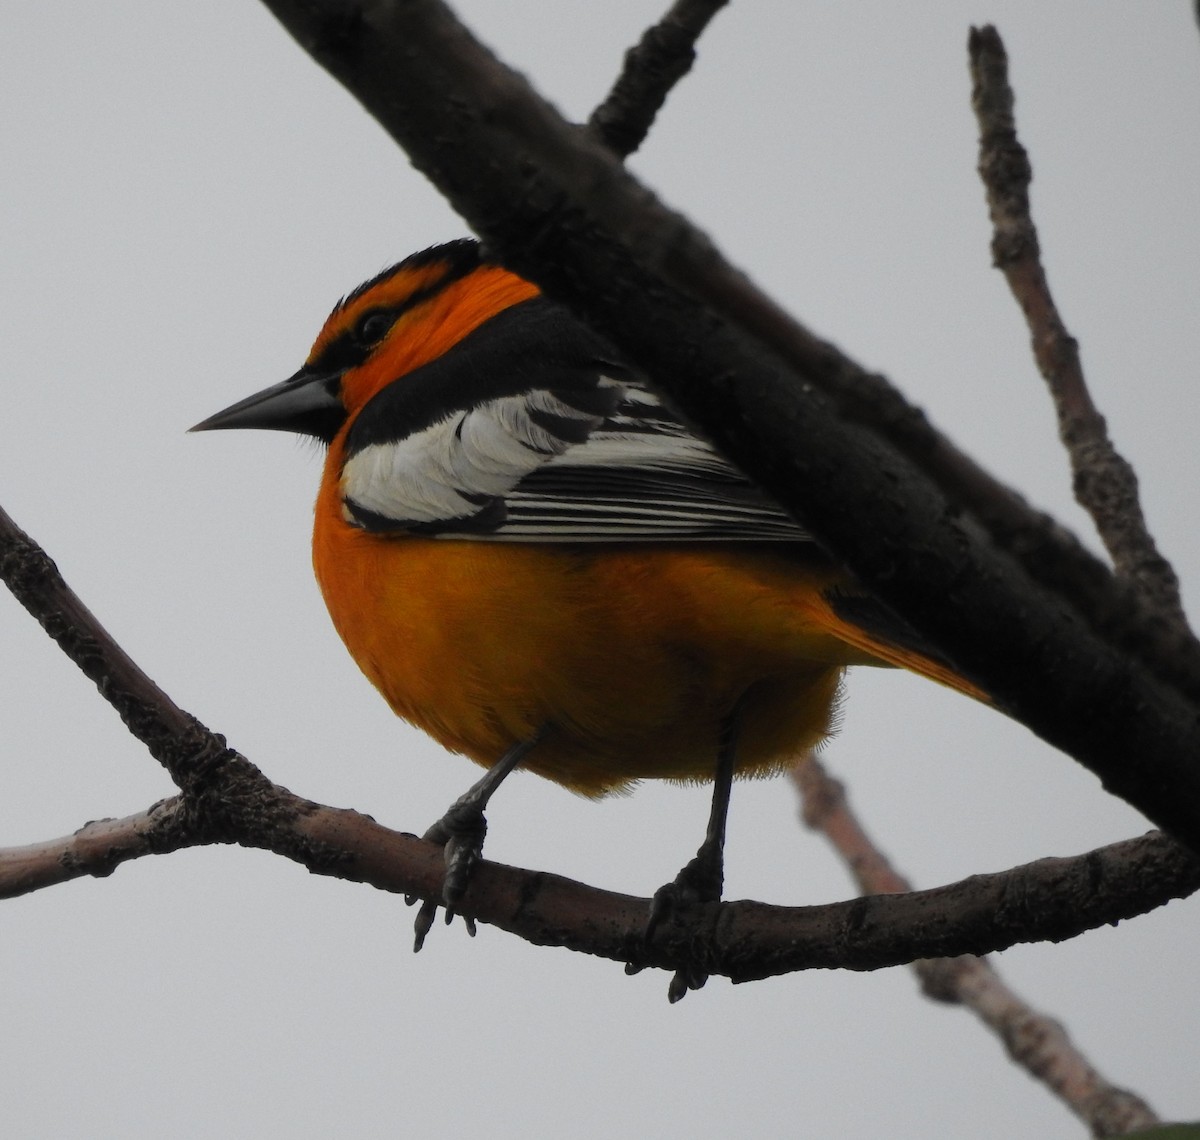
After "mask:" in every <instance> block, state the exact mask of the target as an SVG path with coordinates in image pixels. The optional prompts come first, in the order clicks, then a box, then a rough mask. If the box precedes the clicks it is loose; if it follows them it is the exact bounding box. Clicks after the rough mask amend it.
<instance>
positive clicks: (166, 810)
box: [0, 796, 202, 899]
mask: <svg viewBox="0 0 1200 1140" xmlns="http://www.w3.org/2000/svg"><path fill="white" fill-rule="evenodd" d="M182 805H183V801H182V800H181V799H180V798H179V797H177V796H176V797H173V798H172V799H169V800H162V801H161V802H159V803H157V804H155V805H154V806H153V807H151V808H148V809H147V810H146V811H142V812H138V813H137V814H136V815H128V816H126V817H125V818H124V819H98V820H93V821H92V822H91V823H85V824H84V825H83V826H82V827H81V828H80V829H79V830H78V831H76V832H75V833H74V834H73V835H67V836H64V837H63V838H61V839H51V840H48V841H47V842H45V843H33V844H30V845H29V846H28V847H9V848H6V849H0V898H4V899H8V898H15V897H16V896H18V895H25V894H29V893H31V892H32V891H40V890H42V889H43V888H44V887H52V886H56V885H57V884H59V883H66V882H70V880H72V879H78V878H82V877H83V876H84V875H93V876H95V877H96V878H104V877H105V876H107V875H111V874H112V873H113V871H115V870H116V869H117V867H119V866H120V865H121V864H122V863H125V862H127V861H128V860H130V859H138V858H140V857H141V856H143V855H163V854H166V853H167V852H168V851H178V850H180V849H182V848H184V847H194V846H196V845H197V844H198V843H200V842H202V840H200V839H199V838H198V837H197V836H196V835H195V833H193V832H191V831H190V830H189V828H188V826H187V821H186V813H185V812H184V811H183V810H182Z"/></svg>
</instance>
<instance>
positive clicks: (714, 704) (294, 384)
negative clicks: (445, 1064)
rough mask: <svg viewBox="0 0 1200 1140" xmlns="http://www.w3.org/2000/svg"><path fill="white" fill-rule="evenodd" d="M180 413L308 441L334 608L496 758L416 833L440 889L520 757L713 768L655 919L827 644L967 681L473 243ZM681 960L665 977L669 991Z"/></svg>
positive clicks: (714, 833)
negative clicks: (317, 450)
mask: <svg viewBox="0 0 1200 1140" xmlns="http://www.w3.org/2000/svg"><path fill="white" fill-rule="evenodd" d="M197 428H198V429H213V428H272V429H278V430H282V431H292V432H299V433H301V434H303V435H308V436H313V437H315V438H316V439H318V440H320V441H321V442H322V443H324V444H325V445H326V446H327V447H328V454H327V457H326V460H325V469H324V474H323V476H322V479H321V487H320V491H319V493H318V496H317V504H316V523H315V529H314V534H313V561H314V565H315V568H316V573H317V578H318V580H319V582H320V586H321V590H322V592H323V594H324V597H325V602H326V605H327V606H328V607H329V612H330V614H331V616H332V618H333V622H334V625H335V626H336V627H337V630H338V632H339V633H340V634H341V636H342V639H343V640H344V641H345V643H346V646H347V648H348V649H349V650H350V653H351V654H352V655H353V657H354V659H355V660H356V661H357V662H358V664H359V666H360V667H361V668H362V670H363V672H364V673H365V674H366V675H367V677H369V678H370V680H371V681H372V682H373V683H374V684H375V686H376V687H377V688H378V689H379V691H380V692H381V693H382V694H383V696H384V697H385V698H386V700H387V701H388V703H389V704H390V705H391V706H392V708H393V709H394V710H395V711H396V712H397V713H398V714H399V715H400V716H402V717H404V718H405V719H406V720H408V721H411V722H412V723H414V724H416V725H419V726H420V727H421V728H423V729H424V730H425V731H426V732H428V733H429V734H430V735H431V736H433V737H434V738H435V739H437V740H438V741H440V742H441V743H442V744H443V745H445V747H447V748H448V749H450V750H452V751H454V752H462V753H465V754H466V755H467V756H469V757H470V758H471V759H473V760H475V761H476V762H477V763H479V764H481V765H483V766H484V767H487V768H489V769H490V771H489V773H488V774H487V775H485V776H484V778H483V779H482V780H481V781H480V782H479V783H478V784H477V785H476V786H475V787H474V788H473V789H472V790H471V791H470V792H469V793H468V794H467V795H466V796H464V797H463V798H462V799H461V800H459V801H458V802H457V803H456V805H454V807H452V808H451V810H450V811H449V812H448V813H447V815H446V817H444V818H443V820H441V821H439V823H438V824H436V825H435V826H434V828H432V829H430V832H429V834H430V835H432V836H435V837H437V838H439V839H440V840H441V841H442V842H444V843H446V846H447V865H448V870H447V884H446V891H445V900H444V901H445V904H446V906H447V909H448V911H449V910H450V909H452V908H453V906H454V904H455V903H456V902H457V901H458V899H459V897H460V896H461V893H462V891H463V889H464V888H465V885H466V880H467V875H468V874H469V871H470V866H471V864H472V863H473V862H474V860H475V859H476V858H477V857H478V854H479V850H480V846H481V844H482V837H483V835H482V833H483V826H484V825H483V814H482V812H483V807H484V805H485V804H486V802H487V799H488V797H489V796H490V795H491V793H492V791H493V790H494V789H495V787H496V785H498V784H499V782H500V780H501V779H502V778H503V776H504V775H505V774H507V772H508V771H510V770H511V769H512V768H513V767H515V766H516V765H517V764H520V765H521V766H522V767H524V768H527V769H529V770H530V771H533V772H537V773H539V774H540V775H543V776H546V777H548V778H549V779H551V780H555V781H557V782H558V783H560V784H563V785H565V786H566V787H568V788H570V789H572V790H573V791H576V792H581V793H583V794H584V795H588V796H600V795H603V794H605V793H606V792H612V791H616V790H620V789H623V788H626V787H628V786H629V785H630V784H631V783H633V782H634V781H636V780H639V779H643V778H648V777H654V778H662V779H671V780H708V779H713V780H714V782H715V793H714V804H713V813H712V817H711V821H710V826H709V831H708V835H707V836H706V839H705V842H704V844H703V845H702V846H701V848H700V851H699V852H698V854H697V857H696V859H695V860H693V861H692V863H690V864H689V865H688V866H687V867H686V868H685V869H684V871H683V872H681V874H680V877H679V879H677V880H676V882H675V884H672V885H669V887H668V888H664V892H660V893H659V895H658V896H656V897H657V899H658V903H657V910H656V913H661V912H662V910H663V909H667V908H669V907H670V906H671V905H674V904H676V903H678V902H679V901H681V900H688V899H693V898H698V899H704V900H707V899H715V898H718V897H719V896H720V890H721V848H722V842H723V832H724V818H725V809H726V806H727V803H728V794H729V785H730V782H731V780H732V776H733V775H734V774H738V775H750V776H758V775H767V774H770V773H774V772H778V771H779V770H780V769H782V768H784V767H785V766H786V765H788V764H790V763H792V762H793V761H794V760H795V758H796V757H797V756H798V755H799V754H801V753H802V752H803V751H804V750H806V749H808V748H810V747H812V746H813V745H815V744H817V743H818V742H819V741H821V740H822V739H823V738H824V737H825V736H826V735H827V734H828V732H829V730H830V724H831V720H832V717H833V710H834V707H835V704H836V701H837V695H838V689H839V684H840V680H841V676H842V672H843V669H844V668H845V666H847V665H858V664H868V665H885V664H886V665H899V666H904V667H905V668H908V669H912V670H914V671H915V672H917V673H921V674H924V675H925V676H927V677H931V678H933V679H934V680H937V681H940V682H942V683H944V684H947V685H950V686H952V687H954V688H956V689H959V690H961V691H963V692H966V693H969V694H971V695H972V696H976V697H980V696H982V694H981V693H979V691H978V690H976V689H975V687H974V686H972V685H971V684H970V683H969V682H968V681H966V680H964V679H963V678H962V677H960V676H959V675H958V674H956V673H955V672H954V670H953V669H952V668H951V667H950V666H949V665H948V664H947V663H946V662H944V661H942V660H939V659H938V657H937V655H936V654H935V653H934V652H933V651H931V650H930V649H929V648H928V647H926V646H922V644H921V643H920V640H919V638H918V637H917V635H916V634H915V633H914V632H913V631H912V630H911V629H909V628H908V627H907V626H906V625H905V623H904V622H903V621H902V620H901V619H899V618H898V617H897V616H896V615H895V614H894V613H892V612H891V611H889V610H888V609H886V608H885V607H884V606H883V605H882V604H881V603H879V602H878V601H876V600H875V599H874V598H872V597H870V596H869V595H867V594H865V593H864V592H863V591H862V590H861V589H859V588H858V587H857V586H856V585H855V583H854V582H853V581H852V580H850V579H849V578H848V576H847V575H846V574H845V573H844V572H843V571H841V570H839V569H838V568H837V567H836V566H834V565H833V564H832V563H831V562H830V561H829V560H828V559H827V558H826V557H824V556H823V555H822V553H821V552H820V550H819V549H818V548H817V546H816V545H815V544H814V543H813V542H812V541H811V540H810V539H809V538H808V536H807V535H806V534H805V533H804V531H803V530H802V529H801V528H800V527H799V526H798V525H797V524H796V523H795V522H794V521H793V520H792V518H790V517H789V516H788V515H787V514H786V513H785V512H784V511H783V510H782V509H781V508H780V507H779V506H778V505H776V504H775V503H774V502H773V501H772V500H771V499H770V498H769V497H768V496H767V495H766V494H765V493H764V492H762V491H761V490H760V489H759V488H758V487H756V486H755V485H754V484H753V483H752V482H750V480H749V479H748V478H747V477H746V476H745V475H743V474H742V473H741V472H740V471H738V470H737V468H735V467H734V466H733V465H732V464H731V463H729V461H728V460H726V459H725V458H724V457H723V456H721V455H720V454H718V453H717V452H716V451H715V450H714V449H713V447H712V446H711V445H710V444H709V443H708V442H707V441H705V440H704V439H702V438H701V437H699V436H698V435H697V434H695V433H694V432H693V431H692V429H691V428H689V427H688V425H687V424H686V423H684V422H683V421H682V420H681V419H680V417H679V416H677V415H676V414H675V413H674V412H673V411H672V410H671V408H670V407H668V406H667V405H666V404H664V403H663V402H662V401H661V400H660V399H659V397H658V396H657V395H656V394H655V392H654V390H653V388H652V387H650V386H649V385H647V384H646V383H645V382H644V380H643V379H642V378H641V377H639V376H638V374H637V373H636V372H635V371H634V370H632V369H631V368H630V367H629V366H628V365H626V364H624V363H623V362H622V360H621V357H620V355H619V353H617V352H616V351H615V350H614V349H613V348H612V347H611V346H610V345H609V344H607V343H606V342H605V341H604V340H602V339H601V338H600V337H598V336H597V335H595V334H594V333H592V332H591V331H589V330H588V329H587V328H586V327H585V326H584V325H582V324H581V323H580V322H579V321H577V320H576V319H575V318H574V317H572V316H571V314H570V313H569V312H567V311H566V310H565V309H563V308H562V307H560V306H559V305H556V304H554V303H552V302H551V301H549V300H547V299H546V298H544V297H542V296H541V295H540V294H539V292H538V290H537V288H536V287H535V286H534V285H532V284H530V283H529V282H528V281H524V280H522V279H521V278H519V277H517V276H515V275H514V274H512V273H510V272H508V271H507V270H505V269H502V268H500V267H499V266H497V265H494V264H489V263H488V262H487V261H486V260H484V259H483V258H482V257H481V254H480V250H479V246H478V245H477V244H476V243H475V242H472V241H459V242H453V243H451V244H448V245H442V246H437V247H435V248H432V249H429V250H426V251H424V252H423V253H418V254H416V255H414V256H412V257H409V258H408V259H407V260H405V261H402V262H400V263H399V264H398V265H395V266H393V267H392V268H390V269H387V270H385V271H384V272H383V273H381V274H379V276H377V277H375V278H373V279H372V280H370V281H368V282H366V284H364V285H361V286H359V288H357V289H355V290H354V292H352V293H351V294H350V295H349V296H348V297H346V298H345V299H344V300H342V301H341V302H340V303H339V304H338V305H337V306H336V308H335V309H334V310H333V313H332V314H331V315H330V317H329V319H328V320H327V321H326V322H325V326H324V328H322V330H321V332H320V334H319V335H318V337H317V340H316V343H315V344H314V345H313V349H312V352H311V353H310V355H309V357H308V360H307V361H306V363H305V364H304V366H303V367H302V368H301V369H300V371H299V372H297V373H296V374H295V375H294V376H292V377H291V378H290V379H288V380H285V381H284V382H283V383H281V384H277V385H275V386H274V387H271V388H267V389H265V390H264V391H262V392H259V393H258V394H256V395H254V396H250V397H249V398H248V399H245V400H242V401H241V402H239V403H237V404H234V405H233V406H232V407H229V408H226V409H225V410H224V411H222V412H218V413H217V414H216V415H215V416H212V417H211V418H210V419H207V420H205V421H204V422H203V423H201V424H198V425H197ZM434 910H435V908H432V907H430V906H429V905H428V904H427V905H426V907H425V908H424V910H423V913H422V915H421V917H420V918H419V919H418V945H419V942H420V940H421V938H423V936H424V933H425V932H426V931H427V929H428V926H429V923H430V922H431V921H432V918H433V914H434ZM653 921H654V919H653V918H652V920H651V922H652V923H653ZM702 981H703V975H701V974H696V973H692V974H681V975H679V976H677V978H676V980H675V983H673V992H672V996H673V997H678V996H681V994H682V993H683V992H684V990H685V988H686V987H687V986H695V985H698V984H701V983H702Z"/></svg>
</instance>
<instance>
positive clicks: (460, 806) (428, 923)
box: [404, 796, 487, 953]
mask: <svg viewBox="0 0 1200 1140" xmlns="http://www.w3.org/2000/svg"><path fill="white" fill-rule="evenodd" d="M486 836H487V819H486V818H485V817H484V814H483V808H482V807H481V806H480V805H479V804H478V803H477V802H475V801H473V800H472V799H471V798H469V796H463V797H462V798H461V799H459V800H456V801H455V802H454V803H453V804H451V805H450V808H449V809H448V810H447V812H446V814H445V815H443V816H442V818H441V819H439V820H438V821H437V822H436V823H434V824H433V826H432V827H430V828H429V829H428V830H427V831H426V832H425V834H424V835H423V836H422V838H423V839H428V840H431V841H432V842H434V843H440V844H441V845H442V855H443V858H444V860H445V863H446V874H445V877H444V878H443V879H442V898H441V902H440V903H439V902H438V901H436V900H433V899H426V900H425V901H424V902H422V903H421V909H420V910H418V911H417V918H416V921H415V922H414V923H413V933H414V939H413V952H414V953H419V952H420V950H421V947H422V946H424V945H425V937H426V935H428V933H429V931H430V930H431V929H432V928H433V923H434V920H435V919H436V918H437V912H438V907H439V906H444V907H445V908H446V925H447V926H449V925H450V923H451V922H453V921H454V916H455V914H456V913H457V907H458V904H459V902H460V901H461V900H462V897H463V895H464V894H466V892H467V886H468V884H469V883H470V881H471V872H472V871H473V870H474V868H475V864H476V863H478V862H479V860H480V857H481V856H482V854H483V841H484V838H485V837H486ZM404 901H405V902H407V903H409V905H412V903H414V902H416V896H415V895H406V896H405V900H404ZM462 918H463V924H464V925H465V926H466V928H467V933H468V934H469V935H470V936H471V937H472V938H474V937H475V920H474V919H473V918H471V917H470V916H469V915H463V916H462Z"/></svg>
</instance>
